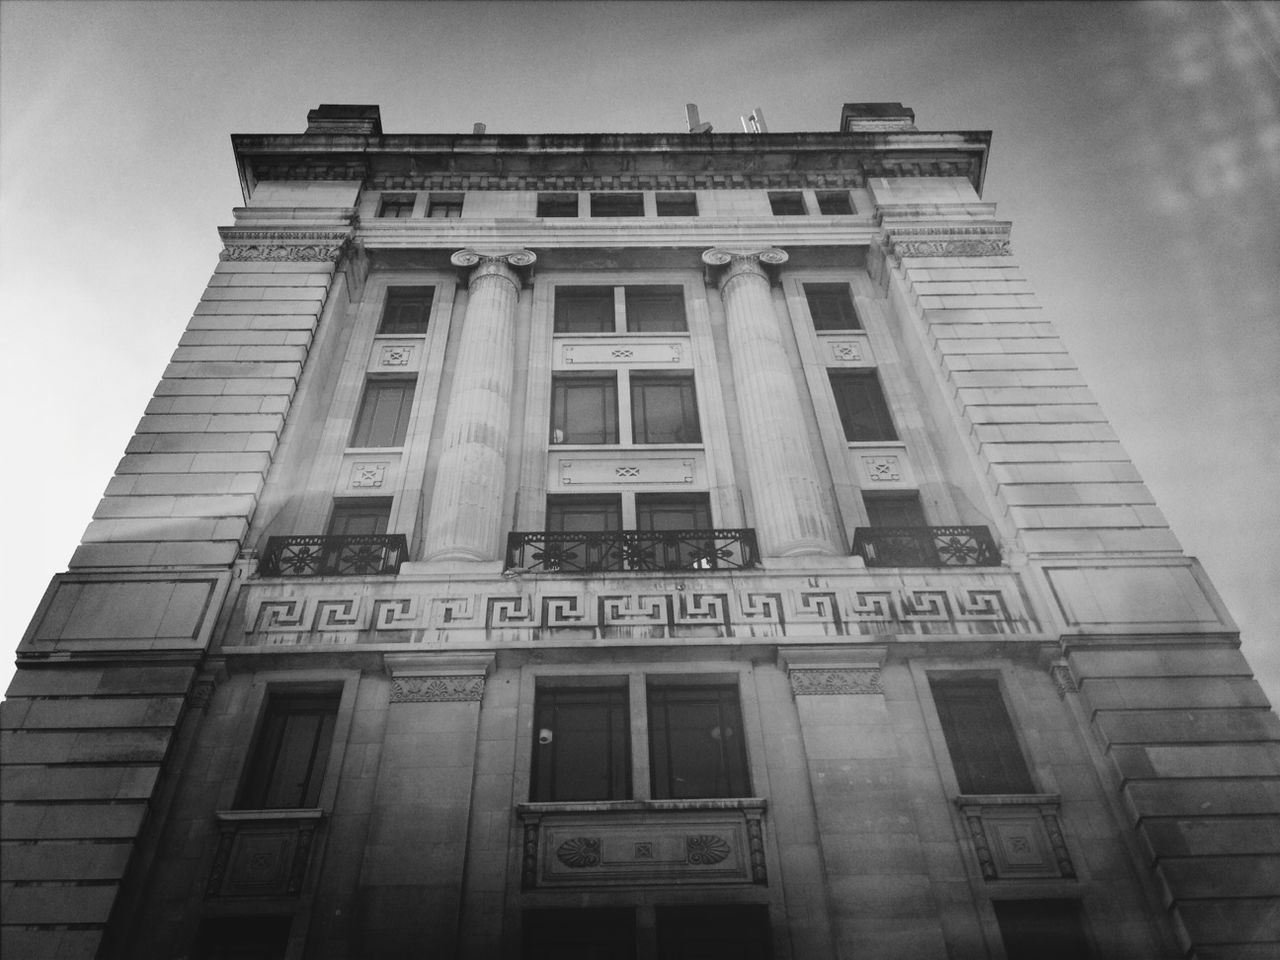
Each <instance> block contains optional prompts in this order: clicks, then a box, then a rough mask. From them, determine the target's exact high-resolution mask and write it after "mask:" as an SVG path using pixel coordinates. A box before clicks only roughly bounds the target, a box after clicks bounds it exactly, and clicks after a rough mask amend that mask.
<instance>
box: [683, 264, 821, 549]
mask: <svg viewBox="0 0 1280 960" xmlns="http://www.w3.org/2000/svg"><path fill="white" fill-rule="evenodd" d="M702 259H703V261H704V262H705V263H707V264H708V265H710V266H712V267H723V268H724V271H723V273H722V274H721V276H720V280H719V287H720V297H721V300H722V301H723V302H724V312H725V319H726V322H727V324H728V329H729V354H730V358H731V361H732V364H733V380H734V384H735V385H736V388H737V396H738V412H739V415H740V418H741V421H742V446H743V450H744V452H745V454H746V461H747V472H748V474H749V476H750V481H751V498H752V501H753V503H754V505H755V528H756V535H757V536H758V537H759V540H760V549H761V552H762V553H763V554H764V555H765V556H775V557H785V556H796V555H800V554H808V553H823V554H831V553H836V552H837V551H836V547H835V537H834V535H833V529H832V523H831V518H830V517H828V516H827V514H826V511H825V509H824V507H823V498H822V488H821V483H820V482H819V479H818V477H819V473H818V469H817V464H816V461H815V460H814V457H813V452H812V450H811V449H810V446H809V439H808V429H807V427H806V421H805V418H804V413H803V408H802V407H801V404H800V395H799V392H798V390H797V387H796V382H795V377H794V375H793V374H792V371H791V364H790V360H789V359H788V357H787V352H786V348H785V347H784V346H783V343H782V333H781V331H780V330H779V327H778V318H777V314H776V313H775V311H774V307H773V298H772V296H771V295H770V283H769V275H768V274H767V273H766V272H765V267H764V264H765V263H772V264H779V263H784V262H785V261H786V259H787V255H786V253H785V252H783V251H782V250H778V249H776V248H770V249H767V250H761V251H752V252H747V253H740V252H735V251H727V250H720V249H713V250H708V251H706V253H704V254H703V255H702Z"/></svg>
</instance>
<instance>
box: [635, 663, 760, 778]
mask: <svg viewBox="0 0 1280 960" xmlns="http://www.w3.org/2000/svg"><path fill="white" fill-rule="evenodd" d="M710 694H715V705H716V710H717V714H718V718H719V721H720V722H719V723H717V725H716V726H715V727H713V728H712V732H711V734H710V739H712V740H714V741H716V742H717V743H718V744H719V748H720V749H719V752H720V763H721V764H723V765H724V767H725V769H724V771H723V773H719V772H718V773H717V774H716V776H715V779H716V785H717V786H716V789H715V790H714V791H712V792H701V791H699V792H696V793H678V788H676V787H675V783H676V782H677V781H681V780H685V778H684V777H680V776H677V775H676V774H677V772H678V770H677V768H676V761H675V760H673V759H672V756H671V754H672V753H673V750H672V744H671V738H670V736H669V733H670V731H671V728H672V725H671V717H670V710H669V708H668V711H667V713H666V715H665V716H664V718H663V721H662V723H661V724H658V723H655V722H654V717H655V710H654V702H655V699H657V696H662V697H672V698H673V699H672V701H671V702H679V697H680V695H684V696H685V697H687V698H688V700H687V702H689V703H696V702H697V701H695V700H694V699H693V696H692V695H702V696H703V697H704V701H703V702H704V703H705V702H707V700H709V699H710V697H709V695H710ZM726 705H728V706H730V707H732V708H733V711H736V712H735V713H733V715H732V716H730V717H727V718H726V717H725V713H724V708H725V706H726ZM645 719H646V721H647V724H646V726H647V732H648V740H649V743H648V746H649V795H650V797H652V798H653V799H655V800H725V799H735V798H742V797H749V796H751V761H750V756H749V751H748V749H747V742H746V741H747V738H746V725H745V723H744V721H743V716H742V691H741V689H740V686H739V684H737V683H736V682H735V683H732V684H727V683H708V684H693V683H663V682H661V681H657V682H655V680H654V679H653V678H646V683H645ZM726 721H728V722H732V723H736V727H737V734H736V738H735V737H724V736H723V733H721V735H720V736H717V735H716V732H717V731H723V730H724V729H725V727H726V725H727V723H726ZM659 728H661V731H660V732H661V734H663V736H662V737H661V741H660V738H659ZM729 729H730V730H732V727H730V728H729ZM735 739H736V748H735V747H734V745H733V744H731V743H730V741H732V740H735ZM735 767H736V768H735ZM722 779H723V780H724V787H723V789H721V788H720V781H721V780H722ZM735 787H741V788H742V789H740V790H735V789H734V788H735Z"/></svg>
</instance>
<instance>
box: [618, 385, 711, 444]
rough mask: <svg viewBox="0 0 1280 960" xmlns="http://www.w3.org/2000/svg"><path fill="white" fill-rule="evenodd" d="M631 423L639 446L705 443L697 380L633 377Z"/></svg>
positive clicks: (635, 440)
mask: <svg viewBox="0 0 1280 960" xmlns="http://www.w3.org/2000/svg"><path fill="white" fill-rule="evenodd" d="M631 421H632V428H633V433H634V434H635V439H634V442H635V443H701V442H702V433H701V431H700V430H699V428H698V404H697V401H696V400H695V399H694V391H693V378H692V377H671V376H659V377H651V376H633V377H632V378H631Z"/></svg>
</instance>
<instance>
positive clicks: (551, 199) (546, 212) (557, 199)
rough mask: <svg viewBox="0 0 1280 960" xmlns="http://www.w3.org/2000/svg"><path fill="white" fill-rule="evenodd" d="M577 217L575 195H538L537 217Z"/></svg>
mask: <svg viewBox="0 0 1280 960" xmlns="http://www.w3.org/2000/svg"><path fill="white" fill-rule="evenodd" d="M577 215H578V195H577V194H576V193H540V194H538V216H540V217H576V216H577Z"/></svg>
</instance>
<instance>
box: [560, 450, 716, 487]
mask: <svg viewBox="0 0 1280 960" xmlns="http://www.w3.org/2000/svg"><path fill="white" fill-rule="evenodd" d="M554 464H555V466H556V468H557V475H556V477H555V480H556V481H558V484H557V485H558V486H562V487H570V486H583V485H592V486H613V485H623V486H626V485H632V486H634V485H637V484H663V485H672V486H690V485H692V484H693V483H694V480H695V477H696V475H697V472H698V471H697V467H698V465H699V463H698V458H695V457H649V456H643V457H599V458H597V457H581V458H580V457H571V456H564V457H563V458H561V457H555V458H554Z"/></svg>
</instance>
